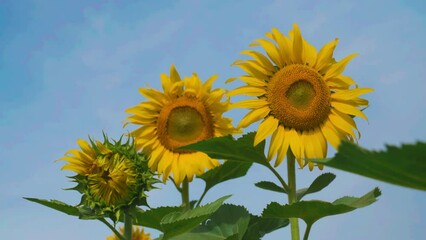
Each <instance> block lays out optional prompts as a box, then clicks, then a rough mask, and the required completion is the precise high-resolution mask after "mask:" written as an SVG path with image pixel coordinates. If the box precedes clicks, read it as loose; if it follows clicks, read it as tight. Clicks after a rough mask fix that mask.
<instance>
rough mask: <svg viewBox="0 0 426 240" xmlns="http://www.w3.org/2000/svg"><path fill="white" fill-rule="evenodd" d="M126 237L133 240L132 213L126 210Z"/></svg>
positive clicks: (127, 239)
mask: <svg viewBox="0 0 426 240" xmlns="http://www.w3.org/2000/svg"><path fill="white" fill-rule="evenodd" d="M124 238H125V239H126V240H132V215H130V214H128V212H127V211H124Z"/></svg>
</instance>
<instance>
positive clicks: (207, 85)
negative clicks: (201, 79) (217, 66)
mask: <svg viewBox="0 0 426 240" xmlns="http://www.w3.org/2000/svg"><path fill="white" fill-rule="evenodd" d="M218 77H219V75H217V74H215V75H213V76H211V77H210V78H209V79H207V80H206V82H205V83H204V84H203V88H204V91H206V92H210V91H211V89H212V86H213V82H214V81H216V79H217V78H218Z"/></svg>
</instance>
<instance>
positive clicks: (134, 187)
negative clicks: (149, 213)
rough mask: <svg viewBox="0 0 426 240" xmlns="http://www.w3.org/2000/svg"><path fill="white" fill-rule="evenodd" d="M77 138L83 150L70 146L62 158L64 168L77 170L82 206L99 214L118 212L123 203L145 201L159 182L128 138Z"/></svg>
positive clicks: (131, 203) (126, 205)
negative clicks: (148, 192)
mask: <svg viewBox="0 0 426 240" xmlns="http://www.w3.org/2000/svg"><path fill="white" fill-rule="evenodd" d="M89 142H90V143H89ZM89 142H87V141H85V140H78V141H77V143H78V145H79V146H80V148H81V150H70V151H68V152H67V153H66V154H65V156H64V157H62V158H61V159H60V160H64V161H67V162H68V163H67V164H66V165H65V166H63V167H62V170H71V171H74V172H75V173H77V175H76V176H73V177H71V178H72V179H73V181H74V182H77V186H76V187H74V188H72V189H71V190H77V191H79V192H80V193H81V194H83V197H82V201H81V203H80V206H84V207H86V208H87V209H90V211H94V212H96V213H97V214H101V215H102V214H105V213H116V212H117V211H119V210H120V209H122V208H123V207H128V206H131V205H141V204H146V197H147V195H146V192H147V191H149V190H151V189H152V188H153V184H155V183H156V182H158V180H157V179H155V178H154V174H153V173H152V172H151V170H150V169H149V168H148V163H147V160H146V159H145V157H144V156H143V155H142V154H140V153H137V152H136V149H135V146H134V143H133V142H131V141H130V139H128V140H127V142H125V143H123V142H122V138H120V140H119V141H114V142H111V141H109V140H108V138H107V136H106V135H104V142H100V141H93V140H91V139H90V141H89Z"/></svg>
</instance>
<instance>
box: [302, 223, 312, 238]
mask: <svg viewBox="0 0 426 240" xmlns="http://www.w3.org/2000/svg"><path fill="white" fill-rule="evenodd" d="M311 227H312V224H308V225H306V230H305V235H303V240H308V237H309V232H311Z"/></svg>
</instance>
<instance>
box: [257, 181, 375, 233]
mask: <svg viewBox="0 0 426 240" xmlns="http://www.w3.org/2000/svg"><path fill="white" fill-rule="evenodd" d="M380 194H381V193H380V190H379V189H378V188H375V189H374V190H372V191H371V192H369V193H367V194H365V195H364V196H362V197H360V198H356V197H343V198H340V199H337V200H336V201H334V202H332V203H329V202H323V201H318V200H312V201H301V202H296V203H293V204H291V205H280V204H279V203H276V202H273V203H270V204H269V205H268V206H267V207H266V209H264V211H263V213H262V216H264V217H269V218H280V219H288V218H301V219H303V220H304V221H305V222H306V224H308V225H312V224H313V223H314V222H316V221H317V220H318V219H321V218H323V217H326V216H331V215H336V214H342V213H346V212H350V211H353V210H355V209H357V208H362V207H365V206H368V205H370V204H372V203H373V202H375V201H376V200H377V197H378V196H380Z"/></svg>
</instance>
